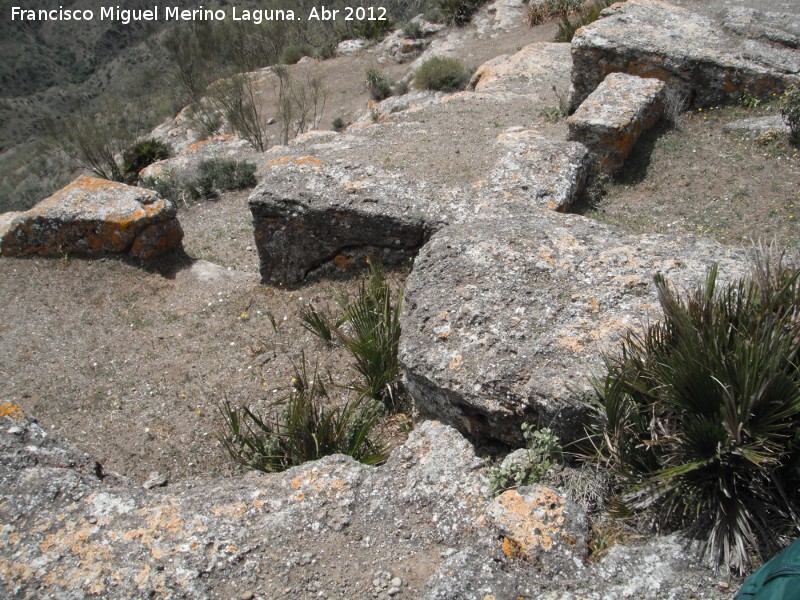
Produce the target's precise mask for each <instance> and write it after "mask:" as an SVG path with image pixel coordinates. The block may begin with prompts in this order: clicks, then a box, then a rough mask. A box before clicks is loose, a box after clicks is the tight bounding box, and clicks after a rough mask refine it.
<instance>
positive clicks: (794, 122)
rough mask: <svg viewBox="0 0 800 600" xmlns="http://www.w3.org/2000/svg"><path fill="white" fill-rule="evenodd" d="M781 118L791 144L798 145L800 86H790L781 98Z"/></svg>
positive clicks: (799, 140)
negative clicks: (786, 126) (787, 129)
mask: <svg viewBox="0 0 800 600" xmlns="http://www.w3.org/2000/svg"><path fill="white" fill-rule="evenodd" d="M781 116H782V117H783V121H784V122H785V123H786V124H787V125H788V126H789V137H790V139H791V140H792V142H793V143H795V144H800V86H797V85H790V86H789V87H788V88H787V90H786V91H785V92H784V93H783V96H781Z"/></svg>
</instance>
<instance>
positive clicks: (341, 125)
mask: <svg viewBox="0 0 800 600" xmlns="http://www.w3.org/2000/svg"><path fill="white" fill-rule="evenodd" d="M331 126H332V127H333V130H334V131H339V132H341V131H344V130H345V128H346V127H347V121H345V120H344V119H343V118H342V117H336V118H335V119H334V120H333V122H332V123H331Z"/></svg>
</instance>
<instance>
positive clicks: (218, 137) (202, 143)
mask: <svg viewBox="0 0 800 600" xmlns="http://www.w3.org/2000/svg"><path fill="white" fill-rule="evenodd" d="M233 138H234V135H233V134H231V133H223V134H222V135H216V136H214V137H210V138H206V139H204V140H200V141H199V142H195V143H194V144H192V145H191V146H189V147H187V148H186V150H184V151H183V153H184V154H192V153H193V152H197V151H198V150H200V148H202V147H203V146H205V145H206V144H210V143H211V142H223V141H225V140H232V139H233Z"/></svg>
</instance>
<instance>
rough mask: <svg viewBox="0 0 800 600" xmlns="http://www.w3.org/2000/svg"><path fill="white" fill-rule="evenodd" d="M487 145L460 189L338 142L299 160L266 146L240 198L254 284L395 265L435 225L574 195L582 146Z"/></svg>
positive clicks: (582, 166)
mask: <svg viewBox="0 0 800 600" xmlns="http://www.w3.org/2000/svg"><path fill="white" fill-rule="evenodd" d="M333 135H334V136H335V134H333ZM346 139H347V138H345V140H346ZM341 144H344V147H342V145H341ZM497 146H498V148H499V155H500V156H501V158H500V160H499V161H498V163H497V165H496V166H495V168H494V169H493V170H492V171H490V172H489V173H488V174H487V177H486V178H484V179H481V180H479V181H477V182H475V183H474V184H472V185H469V186H460V187H458V186H446V185H442V184H436V183H429V182H425V181H419V180H409V179H407V178H406V177H404V176H403V175H401V174H400V173H397V172H392V171H387V170H384V169H381V168H379V167H375V166H372V165H365V164H362V163H359V162H357V161H348V160H343V159H342V158H337V156H338V157H341V156H342V154H341V153H339V154H337V152H341V150H344V149H346V148H347V142H346V141H345V142H337V141H334V142H329V143H326V144H319V145H318V146H317V148H316V150H315V151H314V153H313V154H308V155H304V154H303V153H302V149H296V150H293V149H287V148H279V149H276V150H275V151H273V152H272V153H271V156H273V158H271V159H270V160H269V161H268V162H267V163H266V165H265V166H264V171H265V174H264V177H263V179H262V183H261V185H259V187H258V188H257V189H256V190H255V191H254V192H253V194H252V196H251V197H250V210H251V212H252V214H253V223H254V227H255V239H256V245H257V247H258V252H259V258H260V265H261V278H262V281H263V282H264V283H281V284H295V283H299V282H301V281H303V280H305V279H306V278H308V277H309V276H310V275H312V274H317V273H320V272H325V271H326V270H330V269H342V268H348V267H351V266H355V265H358V264H362V258H363V257H365V256H369V255H371V256H373V257H376V258H379V259H380V260H381V261H382V262H384V263H389V264H390V263H393V262H398V261H399V260H400V259H402V258H406V257H408V256H412V255H413V254H415V253H416V252H417V250H418V249H419V248H420V247H421V246H422V245H423V244H424V243H425V242H426V241H427V240H428V239H429V238H430V236H431V235H432V234H433V233H434V232H435V231H437V230H439V229H440V228H441V227H443V226H444V225H445V224H448V223H461V222H467V221H471V220H473V219H475V218H479V217H481V216H483V215H487V216H501V215H509V214H515V213H516V211H517V210H519V209H520V207H526V206H538V207H541V208H550V209H555V210H561V211H563V210H566V209H567V208H568V207H569V206H570V205H571V204H572V203H573V202H575V200H576V199H577V198H578V196H579V195H580V193H581V191H582V190H583V187H584V184H585V182H586V177H587V173H588V170H589V161H590V158H589V152H588V150H587V149H586V148H585V147H584V146H583V145H581V144H578V143H576V142H561V141H552V140H546V139H543V138H540V137H538V136H537V135H536V134H535V132H531V131H525V130H520V131H512V132H508V133H506V134H502V135H501V136H500V137H499V138H498V142H497ZM509 211H510V212H509Z"/></svg>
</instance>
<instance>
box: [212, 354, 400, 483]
mask: <svg viewBox="0 0 800 600" xmlns="http://www.w3.org/2000/svg"><path fill="white" fill-rule="evenodd" d="M317 375H318V373H317V371H316V370H315V371H314V373H313V375H312V377H309V373H308V370H307V366H306V362H305V357H303V359H302V365H301V368H300V369H299V370H298V371H297V373H296V375H295V377H294V379H293V380H292V387H291V389H290V390H289V393H288V394H287V395H286V396H285V397H284V398H282V399H280V400H278V401H277V402H275V403H273V405H272V406H271V408H272V411H271V414H270V415H267V416H263V415H259V414H257V413H255V412H253V411H252V410H251V409H250V408H248V407H247V406H242V407H240V408H234V407H232V406H231V405H230V403H229V402H228V401H227V400H225V401H224V402H223V403H222V405H221V406H220V412H221V413H222V417H223V419H224V421H225V424H226V426H227V429H226V431H225V433H223V434H221V435H220V436H219V440H220V443H221V444H222V446H223V447H224V448H225V449H226V450H227V451H228V453H229V454H230V456H231V457H232V458H233V459H234V460H235V461H236V462H238V463H240V464H242V465H244V466H246V467H249V468H252V469H256V470H259V471H266V472H276V471H284V470H286V469H288V468H290V467H293V466H296V465H300V464H302V463H304V462H307V461H310V460H317V459H319V458H322V457H323V456H329V455H331V454H346V455H348V456H352V457H353V458H355V459H356V460H358V461H360V462H362V463H365V464H369V465H372V464H377V463H380V462H383V461H384V460H386V457H387V455H388V451H387V448H386V445H385V443H384V442H383V440H382V439H381V438H380V437H376V436H374V435H373V431H374V429H375V427H376V425H377V424H378V423H379V421H380V419H381V417H382V415H383V407H382V406H381V404H380V403H378V402H375V401H374V400H371V399H370V398H366V397H364V396H359V397H358V398H357V399H355V400H352V401H349V402H346V403H345V404H344V405H341V406H335V405H334V406H332V407H327V406H325V404H330V403H331V399H330V398H329V397H328V391H327V389H326V387H325V385H324V383H323V382H322V381H321V379H320V378H318V376H317Z"/></svg>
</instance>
